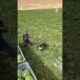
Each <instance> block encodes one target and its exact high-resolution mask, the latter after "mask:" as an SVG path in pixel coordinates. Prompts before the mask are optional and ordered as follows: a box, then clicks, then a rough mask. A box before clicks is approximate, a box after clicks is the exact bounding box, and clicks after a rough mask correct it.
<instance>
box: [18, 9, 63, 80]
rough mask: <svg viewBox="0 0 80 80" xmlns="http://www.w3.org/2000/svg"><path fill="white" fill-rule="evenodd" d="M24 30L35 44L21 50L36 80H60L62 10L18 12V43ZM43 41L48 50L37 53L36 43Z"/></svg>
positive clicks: (20, 41)
mask: <svg viewBox="0 0 80 80" xmlns="http://www.w3.org/2000/svg"><path fill="white" fill-rule="evenodd" d="M24 29H28V30H29V34H30V37H31V39H32V41H33V42H34V43H36V44H34V45H33V46H28V47H25V48H22V50H23V52H24V53H25V55H26V58H27V61H28V62H29V63H30V65H31V67H32V69H33V70H34V72H35V74H36V76H37V78H38V80H62V10H61V9H60V10H59V12H58V13H55V11H54V9H46V10H45V9H44V10H23V11H18V32H19V33H18V42H19V44H21V43H22V33H23V31H24ZM41 40H45V41H46V42H47V43H48V45H49V50H48V51H47V50H45V51H39V50H38V48H37V43H38V42H39V41H41Z"/></svg>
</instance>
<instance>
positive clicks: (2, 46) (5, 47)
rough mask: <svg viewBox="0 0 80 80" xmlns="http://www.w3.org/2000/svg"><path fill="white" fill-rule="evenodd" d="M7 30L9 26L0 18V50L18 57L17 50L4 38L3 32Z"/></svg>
mask: <svg viewBox="0 0 80 80" xmlns="http://www.w3.org/2000/svg"><path fill="white" fill-rule="evenodd" d="M6 32H7V28H6V27H5V25H4V24H3V22H2V21H1V20H0V51H2V52H3V53H4V54H5V55H6V56H9V57H16V51H14V50H13V48H12V47H11V46H10V45H9V44H8V43H7V42H6V41H5V39H4V38H3V33H6Z"/></svg>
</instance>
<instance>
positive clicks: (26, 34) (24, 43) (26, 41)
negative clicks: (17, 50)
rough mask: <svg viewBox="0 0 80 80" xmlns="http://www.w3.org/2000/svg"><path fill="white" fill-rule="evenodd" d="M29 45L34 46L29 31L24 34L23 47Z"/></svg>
mask: <svg viewBox="0 0 80 80" xmlns="http://www.w3.org/2000/svg"><path fill="white" fill-rule="evenodd" d="M28 43H30V44H31V45H32V42H31V39H30V36H29V33H28V30H24V32H23V45H24V46H25V45H27V44H28Z"/></svg>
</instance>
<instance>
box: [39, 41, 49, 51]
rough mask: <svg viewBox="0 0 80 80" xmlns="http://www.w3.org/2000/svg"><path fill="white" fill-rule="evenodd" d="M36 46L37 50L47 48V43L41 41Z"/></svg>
mask: <svg viewBox="0 0 80 80" xmlns="http://www.w3.org/2000/svg"><path fill="white" fill-rule="evenodd" d="M38 47H39V50H44V49H48V44H47V43H46V42H45V41H41V42H40V43H39V46H38Z"/></svg>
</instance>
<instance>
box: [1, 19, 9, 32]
mask: <svg viewBox="0 0 80 80" xmlns="http://www.w3.org/2000/svg"><path fill="white" fill-rule="evenodd" d="M5 32H7V28H6V26H5V25H4V23H3V21H1V20H0V33H5Z"/></svg>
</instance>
